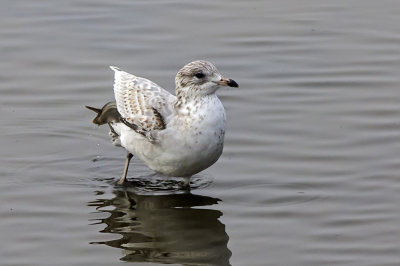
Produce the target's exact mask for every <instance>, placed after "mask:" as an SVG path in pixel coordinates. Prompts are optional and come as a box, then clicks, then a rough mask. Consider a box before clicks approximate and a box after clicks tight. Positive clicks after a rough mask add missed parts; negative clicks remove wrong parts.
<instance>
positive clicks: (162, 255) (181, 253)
mask: <svg viewBox="0 0 400 266" xmlns="http://www.w3.org/2000/svg"><path fill="white" fill-rule="evenodd" d="M113 194H114V195H115V197H114V198H112V199H99V200H97V201H95V202H91V203H89V205H90V206H95V207H97V209H98V210H99V211H101V212H107V213H110V215H109V216H108V217H107V218H104V219H100V222H99V223H102V224H104V225H105V226H106V227H105V228H104V230H102V231H101V232H102V233H114V234H120V235H122V237H120V238H119V237H118V239H115V240H110V241H104V242H96V243H97V244H106V245H108V246H111V247H116V248H120V249H121V250H122V253H123V257H122V258H121V260H123V261H132V262H157V263H168V264H170V263H175V264H182V265H219V266H223V265H230V264H229V258H230V256H231V252H230V250H229V249H228V247H227V243H228V239H229V237H228V235H227V234H226V232H225V225H224V224H223V223H221V221H220V220H219V218H220V217H221V216H222V212H220V211H218V210H213V209H207V208H206V207H204V206H209V205H213V204H217V202H218V201H219V200H218V199H216V198H211V197H205V196H200V195H194V194H191V193H186V194H175V195H139V194H137V193H136V192H134V191H129V190H126V189H125V190H114V191H113ZM198 206H203V207H200V208H198ZM193 207H196V208H193Z"/></svg>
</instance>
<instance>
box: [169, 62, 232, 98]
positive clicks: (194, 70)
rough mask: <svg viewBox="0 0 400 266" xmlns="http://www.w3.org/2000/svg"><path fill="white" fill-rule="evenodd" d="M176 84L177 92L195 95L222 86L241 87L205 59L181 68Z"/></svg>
mask: <svg viewBox="0 0 400 266" xmlns="http://www.w3.org/2000/svg"><path fill="white" fill-rule="evenodd" d="M175 85H176V90H177V92H178V91H179V92H180V91H182V92H183V91H184V92H185V93H186V94H194V95H209V94H213V93H215V91H216V90H218V89H219V88H220V87H221V86H229V87H236V88H237V87H239V85H238V84H237V83H236V82H235V81H234V80H232V79H227V78H224V77H222V75H221V74H220V73H219V71H218V69H217V68H216V67H215V66H214V65H213V64H211V63H210V62H207V61H203V60H199V61H194V62H191V63H189V64H187V65H186V66H184V67H183V68H182V69H181V70H179V72H178V74H176V77H175Z"/></svg>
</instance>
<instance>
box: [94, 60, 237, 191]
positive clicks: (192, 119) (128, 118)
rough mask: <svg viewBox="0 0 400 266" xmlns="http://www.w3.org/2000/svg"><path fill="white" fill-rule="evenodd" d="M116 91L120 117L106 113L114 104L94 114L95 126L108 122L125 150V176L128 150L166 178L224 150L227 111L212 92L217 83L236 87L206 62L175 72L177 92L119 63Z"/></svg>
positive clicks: (200, 166) (192, 170) (199, 166)
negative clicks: (164, 87) (171, 92)
mask: <svg viewBox="0 0 400 266" xmlns="http://www.w3.org/2000/svg"><path fill="white" fill-rule="evenodd" d="M110 68H111V69H112V70H114V72H115V81H114V94H115V100H116V107H117V109H118V113H119V115H120V117H119V118H115V117H114V116H113V117H112V118H110V117H108V116H107V114H108V113H113V112H112V111H113V108H114V109H115V107H114V106H115V105H112V104H113V103H108V104H106V105H105V106H104V107H103V109H96V108H93V107H88V108H89V109H91V110H94V111H96V112H97V113H98V116H97V117H96V118H95V120H94V121H93V122H94V123H96V124H99V125H100V124H105V123H108V124H109V126H110V129H111V132H110V135H112V137H113V140H114V143H118V144H119V143H120V145H121V146H122V147H124V148H125V149H126V150H127V151H128V156H127V161H126V164H125V170H124V174H123V176H122V178H121V179H120V181H119V183H120V184H122V183H123V182H125V180H126V174H127V170H128V166H129V161H130V159H131V157H132V154H133V155H135V156H137V157H138V158H139V159H141V160H142V161H143V162H144V163H145V164H146V165H147V166H148V167H149V168H151V169H153V170H154V171H156V172H159V173H161V174H164V175H167V176H174V177H185V178H186V179H185V180H186V183H187V184H188V182H189V178H190V176H192V175H194V174H196V173H198V172H200V171H202V170H204V169H206V168H207V167H209V166H210V165H212V164H213V163H215V162H216V161H217V160H218V158H219V157H220V155H221V153H222V150H223V143H224V135H225V122H226V117H225V111H224V108H223V106H222V103H221V102H220V100H219V99H218V97H217V96H216V94H215V91H216V90H217V89H218V88H219V87H220V86H231V87H238V85H237V83H236V82H235V81H233V80H231V79H225V78H222V76H221V75H220V74H219V72H218V70H217V69H216V68H215V66H214V65H212V64H211V63H209V62H206V61H194V62H192V63H189V64H188V65H186V66H184V67H183V68H182V69H181V70H180V71H179V72H178V74H177V75H176V78H175V83H176V96H174V95H172V94H170V93H169V92H168V91H166V90H164V89H163V88H161V87H160V86H158V85H157V84H155V83H154V82H152V81H150V80H147V79H144V78H140V77H136V76H134V75H132V74H129V73H127V72H125V71H123V70H121V69H119V68H117V67H113V66H112V67H110Z"/></svg>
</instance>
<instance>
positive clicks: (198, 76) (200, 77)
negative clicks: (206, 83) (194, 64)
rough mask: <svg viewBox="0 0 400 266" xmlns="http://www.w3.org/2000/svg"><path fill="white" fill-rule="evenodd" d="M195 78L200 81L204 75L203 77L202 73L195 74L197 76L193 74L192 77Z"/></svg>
mask: <svg viewBox="0 0 400 266" xmlns="http://www.w3.org/2000/svg"><path fill="white" fill-rule="evenodd" d="M194 76H195V77H196V78H198V79H202V78H204V77H205V75H204V73H201V72H200V73H197V74H195V75H194Z"/></svg>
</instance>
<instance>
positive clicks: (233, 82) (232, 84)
mask: <svg viewBox="0 0 400 266" xmlns="http://www.w3.org/2000/svg"><path fill="white" fill-rule="evenodd" d="M227 84H228V86H229V87H234V88H239V84H237V83H236V81H234V80H233V79H229V80H228V83H227Z"/></svg>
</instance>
